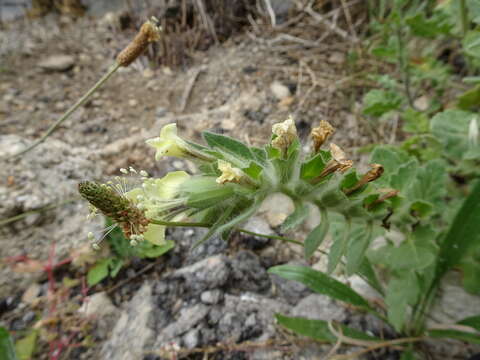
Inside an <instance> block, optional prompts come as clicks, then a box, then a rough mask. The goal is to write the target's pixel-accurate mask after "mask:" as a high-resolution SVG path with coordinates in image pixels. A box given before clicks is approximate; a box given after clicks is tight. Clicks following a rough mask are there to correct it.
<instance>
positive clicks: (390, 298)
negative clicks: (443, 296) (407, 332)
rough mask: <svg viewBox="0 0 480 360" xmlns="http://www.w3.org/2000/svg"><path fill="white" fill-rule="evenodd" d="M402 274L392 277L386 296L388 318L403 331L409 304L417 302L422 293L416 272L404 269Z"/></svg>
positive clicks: (398, 329)
mask: <svg viewBox="0 0 480 360" xmlns="http://www.w3.org/2000/svg"><path fill="white" fill-rule="evenodd" d="M400 275H401V276H400ZM400 275H399V276H396V277H393V278H392V279H390V281H389V283H388V287H387V292H386V297H385V304H386V305H387V310H388V311H387V312H388V320H389V322H390V324H391V325H392V326H393V327H394V328H395V329H396V330H397V331H402V328H403V325H404V324H405V315H406V312H407V306H408V305H413V304H415V303H416V301H417V299H418V297H419V295H420V286H419V284H418V279H417V277H416V275H415V273H414V272H413V271H404V272H402V273H401V274H400Z"/></svg>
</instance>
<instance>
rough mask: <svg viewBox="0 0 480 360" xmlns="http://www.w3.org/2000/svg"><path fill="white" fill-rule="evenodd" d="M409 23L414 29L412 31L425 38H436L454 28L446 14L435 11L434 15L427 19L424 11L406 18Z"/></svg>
mask: <svg viewBox="0 0 480 360" xmlns="http://www.w3.org/2000/svg"><path fill="white" fill-rule="evenodd" d="M406 23H407V25H408V26H409V27H410V28H411V29H412V33H413V34H414V35H417V36H421V37H425V38H435V37H437V36H438V35H442V34H448V33H449V31H450V30H451V28H452V25H451V24H449V22H448V18H447V16H446V15H445V14H442V13H439V12H437V13H435V14H434V16H432V17H431V18H429V19H427V18H426V16H425V14H424V13H417V14H416V15H414V16H411V17H409V18H407V19H406Z"/></svg>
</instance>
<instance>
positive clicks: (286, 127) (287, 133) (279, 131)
mask: <svg viewBox="0 0 480 360" xmlns="http://www.w3.org/2000/svg"><path fill="white" fill-rule="evenodd" d="M272 133H273V134H275V135H276V136H277V137H276V138H275V139H273V140H272V146H273V147H274V148H276V149H278V150H280V151H281V152H282V153H283V154H285V153H286V151H287V150H288V147H289V146H290V145H291V144H292V143H293V141H294V140H295V139H297V138H298V135H297V128H296V127H295V122H294V121H293V117H292V116H289V117H288V119H287V120H285V121H284V122H281V123H278V124H274V125H273V126H272Z"/></svg>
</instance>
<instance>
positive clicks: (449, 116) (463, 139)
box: [430, 110, 477, 160]
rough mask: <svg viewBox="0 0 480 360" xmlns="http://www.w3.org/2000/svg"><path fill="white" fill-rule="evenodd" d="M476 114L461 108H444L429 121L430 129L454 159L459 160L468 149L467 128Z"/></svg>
mask: <svg viewBox="0 0 480 360" xmlns="http://www.w3.org/2000/svg"><path fill="white" fill-rule="evenodd" d="M476 116H477V115H476V114H473V113H470V112H466V111H462V110H446V111H444V112H441V113H438V114H437V115H435V116H434V117H433V118H432V120H431V123H430V126H431V131H432V133H433V135H435V136H436V137H437V138H438V139H439V140H440V141H441V142H442V143H443V144H444V146H445V151H446V152H447V154H448V155H449V156H450V157H451V158H453V159H454V160H460V159H462V157H463V154H464V153H465V152H466V151H467V150H468V129H469V125H470V122H471V121H472V119H474V118H475V117H476Z"/></svg>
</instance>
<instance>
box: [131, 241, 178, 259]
mask: <svg viewBox="0 0 480 360" xmlns="http://www.w3.org/2000/svg"><path fill="white" fill-rule="evenodd" d="M138 247H139V249H138V251H139V254H140V255H141V257H147V258H156V257H159V256H162V255H163V254H165V253H167V252H168V251H170V250H171V249H173V248H174V247H175V242H173V241H172V240H166V241H165V244H163V245H160V246H158V245H154V244H152V243H151V242H148V241H143V242H141V243H140V244H139V245H138Z"/></svg>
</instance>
